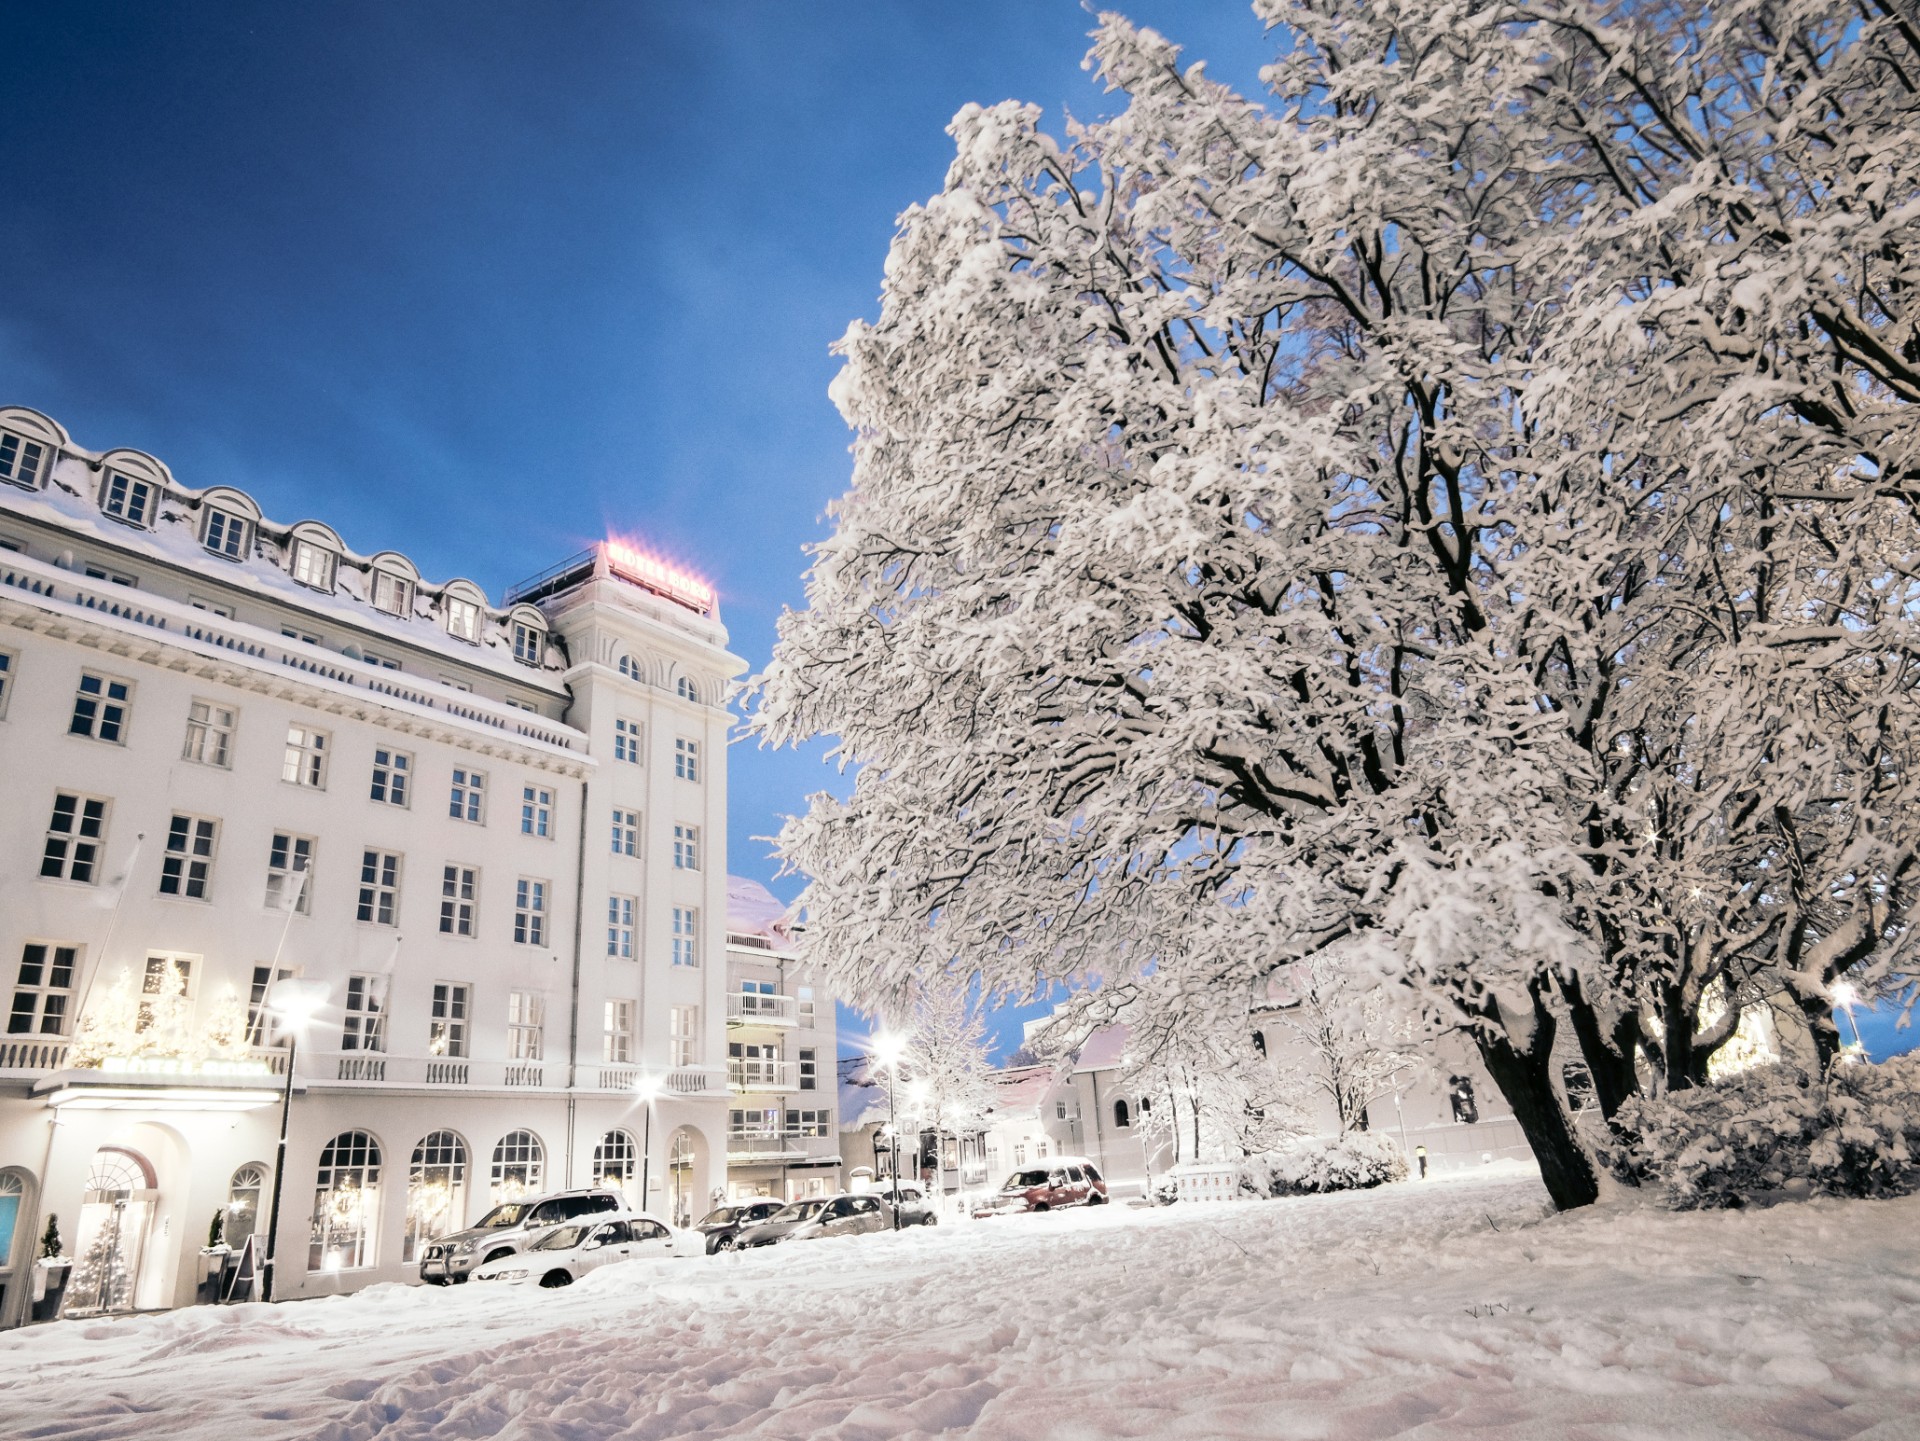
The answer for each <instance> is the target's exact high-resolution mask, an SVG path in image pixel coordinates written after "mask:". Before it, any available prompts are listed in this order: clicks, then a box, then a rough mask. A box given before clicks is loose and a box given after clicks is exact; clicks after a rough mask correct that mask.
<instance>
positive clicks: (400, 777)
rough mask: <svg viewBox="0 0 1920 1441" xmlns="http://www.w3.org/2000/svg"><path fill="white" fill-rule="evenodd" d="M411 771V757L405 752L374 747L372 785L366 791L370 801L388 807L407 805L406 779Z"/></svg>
mask: <svg viewBox="0 0 1920 1441" xmlns="http://www.w3.org/2000/svg"><path fill="white" fill-rule="evenodd" d="M412 771H413V757H412V756H410V755H408V754H407V753H406V752H405V751H396V750H389V749H387V748H386V747H384V746H382V747H376V748H375V750H374V752H373V784H372V786H371V787H370V788H369V790H368V795H369V797H370V798H371V799H373V800H376V801H380V802H381V803H382V804H385V805H390V806H404V805H406V803H407V777H408V776H409V775H410V774H411V773H412Z"/></svg>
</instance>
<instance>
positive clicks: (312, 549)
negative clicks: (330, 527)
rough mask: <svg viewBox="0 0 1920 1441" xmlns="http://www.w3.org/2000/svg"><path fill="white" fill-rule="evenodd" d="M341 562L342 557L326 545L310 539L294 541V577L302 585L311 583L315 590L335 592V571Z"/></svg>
mask: <svg viewBox="0 0 1920 1441" xmlns="http://www.w3.org/2000/svg"><path fill="white" fill-rule="evenodd" d="M339 564H340V557H339V556H337V555H335V554H334V553H333V552H332V551H330V550H328V549H327V548H326V547H325V546H324V545H316V544H314V542H312V541H310V540H296V541H295V542H294V543H293V578H294V579H295V580H297V581H299V582H300V584H302V585H310V586H312V587H313V588H314V589H315V590H324V591H326V592H327V593H328V594H329V595H331V594H332V593H333V577H334V571H335V569H336V568H337V567H338V566H339Z"/></svg>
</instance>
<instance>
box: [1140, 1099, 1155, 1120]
mask: <svg viewBox="0 0 1920 1441" xmlns="http://www.w3.org/2000/svg"><path fill="white" fill-rule="evenodd" d="M1152 1109H1153V1102H1152V1101H1150V1100H1148V1099H1147V1098H1146V1097H1145V1096H1142V1097H1141V1098H1140V1114H1141V1115H1143V1116H1144V1115H1146V1114H1147V1112H1149V1111H1151V1110H1152Z"/></svg>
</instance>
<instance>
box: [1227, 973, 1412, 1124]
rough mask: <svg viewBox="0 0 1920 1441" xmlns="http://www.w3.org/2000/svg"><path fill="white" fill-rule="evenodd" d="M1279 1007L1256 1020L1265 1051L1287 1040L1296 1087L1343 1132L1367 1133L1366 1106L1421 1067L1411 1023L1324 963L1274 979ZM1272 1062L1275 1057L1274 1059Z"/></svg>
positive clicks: (1372, 990) (1376, 991)
mask: <svg viewBox="0 0 1920 1441" xmlns="http://www.w3.org/2000/svg"><path fill="white" fill-rule="evenodd" d="M1276 984H1277V989H1278V992H1279V996H1280V998H1281V999H1280V1003H1279V1004H1277V1005H1275V1006H1274V1007H1273V1008H1272V1009H1271V1010H1268V1011H1265V1012H1263V1013H1260V1014H1257V1015H1256V1017H1255V1020H1256V1022H1257V1023H1258V1024H1259V1025H1260V1026H1261V1028H1262V1035H1263V1036H1265V1037H1266V1042H1265V1044H1266V1048H1267V1050H1268V1052H1269V1053H1273V1052H1276V1051H1277V1050H1278V1042H1279V1041H1280V1040H1281V1039H1290V1040H1291V1041H1292V1042H1293V1047H1294V1049H1295V1050H1296V1051H1297V1052H1298V1053H1299V1054H1301V1055H1302V1056H1304V1058H1305V1064H1304V1065H1299V1066H1285V1067H1284V1068H1283V1074H1285V1075H1287V1076H1288V1079H1290V1080H1291V1082H1292V1084H1293V1086H1294V1087H1295V1088H1296V1089H1297V1090H1299V1091H1301V1092H1303V1093H1305V1094H1308V1095H1313V1096H1318V1097H1319V1098H1320V1099H1322V1100H1324V1101H1325V1102H1327V1104H1329V1105H1330V1106H1331V1107H1332V1108H1333V1113H1334V1116H1335V1119H1336V1121H1337V1123H1338V1125H1339V1128H1340V1132H1339V1133H1340V1134H1341V1135H1342V1136H1344V1135H1346V1133H1347V1132H1348V1131H1351V1130H1355V1129H1361V1130H1364V1129H1365V1128H1366V1124H1367V1108H1368V1107H1369V1106H1371V1105H1372V1104H1373V1103H1374V1102H1375V1101H1379V1100H1382V1099H1384V1098H1385V1097H1387V1096H1390V1095H1393V1094H1394V1093H1395V1092H1397V1091H1400V1090H1402V1089H1403V1088H1405V1087H1406V1086H1407V1085H1409V1084H1410V1083H1411V1082H1412V1081H1413V1080H1414V1079H1415V1077H1417V1076H1418V1075H1419V1074H1420V1073H1421V1071H1422V1070H1423V1069H1424V1062H1422V1061H1421V1060H1420V1058H1419V1053H1418V1052H1417V1051H1416V1049H1415V1043H1416V1040H1417V1036H1416V1034H1415V1029H1414V1026H1413V1024H1412V1023H1411V1022H1410V1021H1409V1020H1408V1019H1407V1018H1405V1017H1403V1016H1400V1015H1397V1014H1395V1013H1394V1012H1393V1011H1392V1009H1391V1007H1390V1005H1389V997H1388V995H1387V994H1386V993H1385V992H1383V991H1382V990H1381V988H1380V987H1378V986H1370V985H1366V984H1364V983H1363V982H1361V981H1360V980H1359V979H1357V978H1356V977H1355V976H1354V974H1353V973H1352V972H1351V971H1349V970H1346V969H1344V968H1342V967H1340V966H1337V965H1335V964H1334V963H1333V962H1332V961H1331V960H1329V959H1328V958H1326V957H1315V958H1313V959H1311V960H1308V961H1304V962H1301V963H1300V964H1298V965H1296V966H1292V967H1289V968H1288V971H1287V972H1285V973H1283V974H1282V975H1281V976H1279V977H1277V978H1276ZM1276 1059H1277V1058H1276Z"/></svg>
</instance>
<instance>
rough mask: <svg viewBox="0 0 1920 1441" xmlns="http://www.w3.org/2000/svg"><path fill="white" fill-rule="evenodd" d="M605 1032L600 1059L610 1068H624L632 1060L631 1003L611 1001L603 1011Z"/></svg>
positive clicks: (621, 1000) (620, 1000) (618, 1000)
mask: <svg viewBox="0 0 1920 1441" xmlns="http://www.w3.org/2000/svg"><path fill="white" fill-rule="evenodd" d="M603 1015H604V1018H605V1032H604V1034H603V1036H602V1040H601V1053H600V1059H601V1060H603V1061H605V1062H606V1063H607V1064H608V1065H610V1066H624V1065H626V1064H627V1063H628V1062H629V1061H631V1060H632V1059H633V1002H632V1001H630V1000H625V999H612V1000H609V1001H608V1002H607V1003H606V1006H605V1008H604V1010H603Z"/></svg>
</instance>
